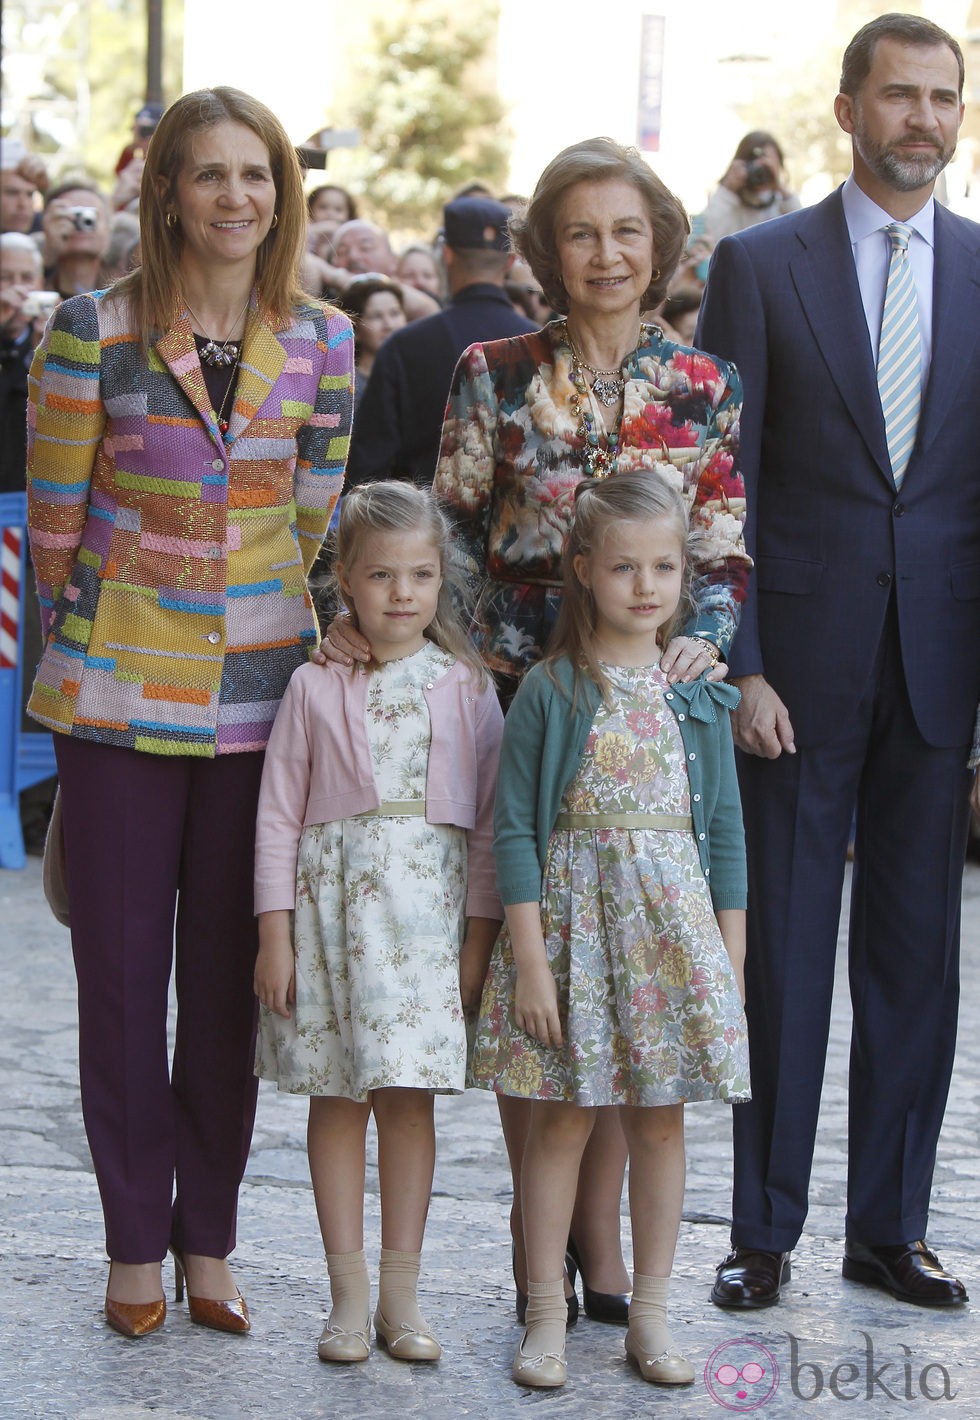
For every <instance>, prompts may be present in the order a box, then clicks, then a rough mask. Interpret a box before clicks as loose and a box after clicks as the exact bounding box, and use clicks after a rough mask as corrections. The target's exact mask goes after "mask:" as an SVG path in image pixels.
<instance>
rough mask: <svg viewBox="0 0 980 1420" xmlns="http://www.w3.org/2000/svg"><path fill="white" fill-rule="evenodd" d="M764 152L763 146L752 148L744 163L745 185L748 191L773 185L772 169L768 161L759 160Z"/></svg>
mask: <svg viewBox="0 0 980 1420" xmlns="http://www.w3.org/2000/svg"><path fill="white" fill-rule="evenodd" d="M764 152H765V149H764V148H753V149H752V152H751V153H750V154H749V158H748V162H747V163H746V165H745V186H746V188H747V189H748V191H749V192H758V191H759V189H760V188H763V187H772V185H773V181H774V179H773V175H772V169H771V168H770V166H769V164H768V163H765V162H763V161H761V160H762V155H763V153H764Z"/></svg>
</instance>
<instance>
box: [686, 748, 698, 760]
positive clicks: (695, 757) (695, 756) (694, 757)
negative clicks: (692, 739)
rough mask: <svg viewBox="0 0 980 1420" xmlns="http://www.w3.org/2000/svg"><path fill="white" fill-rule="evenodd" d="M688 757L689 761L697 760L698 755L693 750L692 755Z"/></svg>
mask: <svg viewBox="0 0 980 1420" xmlns="http://www.w3.org/2000/svg"><path fill="white" fill-rule="evenodd" d="M687 757H688V759H697V755H696V754H695V753H694V751H693V750H692V751H691V753H690V754H689V755H688V756H687Z"/></svg>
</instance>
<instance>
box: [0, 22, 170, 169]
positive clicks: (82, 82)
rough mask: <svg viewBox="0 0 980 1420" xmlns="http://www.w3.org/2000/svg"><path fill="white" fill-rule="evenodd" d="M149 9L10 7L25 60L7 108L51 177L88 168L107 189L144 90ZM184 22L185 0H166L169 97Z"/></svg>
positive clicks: (11, 43)
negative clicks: (20, 82)
mask: <svg viewBox="0 0 980 1420" xmlns="http://www.w3.org/2000/svg"><path fill="white" fill-rule="evenodd" d="M146 10H147V7H146V3H145V0H139V3H134V0H87V3H79V2H78V0H67V3H64V0H31V3H30V4H23V3H22V4H18V3H17V0H7V3H6V4H5V5H4V41H5V47H8V48H9V49H14V50H15V51H16V53H17V54H18V58H19V59H20V60H21V62H22V70H21V69H20V68H18V67H16V66H12V75H11V77H10V78H9V79H8V78H6V77H5V83H4V91H5V94H4V106H5V108H6V107H7V106H8V105H9V106H10V108H11V109H12V110H13V112H14V116H15V118H14V125H13V127H12V132H13V133H15V134H16V136H17V137H20V138H22V139H23V140H24V142H26V143H27V145H28V147H30V148H32V149H33V150H34V151H36V152H38V153H40V154H41V155H42V156H43V157H44V159H45V161H46V162H47V164H48V168H49V171H50V172H51V174H52V177H53V178H54V179H55V180H57V179H59V178H61V177H62V176H65V175H66V174H72V175H74V174H76V173H80V172H83V171H84V172H86V173H88V175H89V176H90V177H94V178H96V179H97V180H98V182H99V183H101V184H102V186H103V188H104V189H105V191H107V192H108V191H110V190H111V188H112V185H113V183H114V181H115V175H114V169H115V165H116V160H117V159H118V157H119V154H120V152H121V151H122V149H123V148H124V147H125V145H126V144H127V143H128V142H129V141H130V139H131V133H132V126H133V118H134V116H135V114H136V112H137V110H138V109H139V108H140V106H141V105H142V103H143V101H144V99H145V97H146V34H147V15H146ZM183 25H184V5H183V0H164V41H163V88H164V98H165V101H169V100H171V99H173V98H175V97H176V96H177V94H179V93H180V90H181V78H182V66H183ZM20 72H23V74H24V82H23V84H22V85H19V84H18V83H17V78H18V75H19V73H20Z"/></svg>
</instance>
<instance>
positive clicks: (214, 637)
mask: <svg viewBox="0 0 980 1420" xmlns="http://www.w3.org/2000/svg"><path fill="white" fill-rule="evenodd" d="M208 640H209V641H210V642H211V645H212V646H217V644H218V642H219V641H220V640H221V632H220V631H209V632H208Z"/></svg>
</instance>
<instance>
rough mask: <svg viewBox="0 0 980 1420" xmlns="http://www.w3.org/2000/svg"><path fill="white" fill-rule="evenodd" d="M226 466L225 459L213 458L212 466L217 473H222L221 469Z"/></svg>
mask: <svg viewBox="0 0 980 1420" xmlns="http://www.w3.org/2000/svg"><path fill="white" fill-rule="evenodd" d="M224 466H225V461H224V459H212V460H211V467H212V468H213V469H214V471H215V473H220V472H221V470H222V469H223V468H224Z"/></svg>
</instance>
